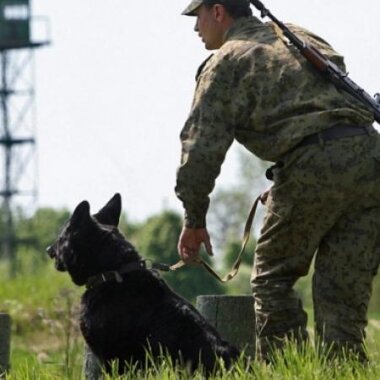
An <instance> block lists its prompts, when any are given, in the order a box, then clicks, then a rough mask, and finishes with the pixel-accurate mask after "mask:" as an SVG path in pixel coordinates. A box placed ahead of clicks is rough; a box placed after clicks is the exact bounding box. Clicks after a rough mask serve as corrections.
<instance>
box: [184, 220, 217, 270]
mask: <svg viewBox="0 0 380 380" xmlns="http://www.w3.org/2000/svg"><path fill="white" fill-rule="evenodd" d="M202 243H203V244H204V246H205V248H206V252H207V253H208V254H209V255H210V256H212V255H213V253H212V246H211V240H210V235H209V234H208V232H207V229H206V228H187V227H183V228H182V232H181V235H180V237H179V240H178V254H179V255H180V257H181V259H182V260H183V261H184V262H185V263H188V262H190V261H192V260H194V259H195V258H196V257H197V256H198V255H199V249H200V247H201V244H202Z"/></svg>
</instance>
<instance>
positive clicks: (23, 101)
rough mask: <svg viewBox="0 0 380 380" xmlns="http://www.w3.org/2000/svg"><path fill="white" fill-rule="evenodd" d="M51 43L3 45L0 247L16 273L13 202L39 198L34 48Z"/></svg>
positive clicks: (0, 62) (0, 70)
mask: <svg viewBox="0 0 380 380" xmlns="http://www.w3.org/2000/svg"><path fill="white" fill-rule="evenodd" d="M28 21H30V19H28ZM49 43H50V42H49V39H46V40H45V41H41V42H32V41H26V42H23V43H20V44H15V43H12V42H11V43H10V44H9V45H8V44H4V45H1V44H0V66H1V67H0V150H1V151H2V152H1V153H3V156H2V159H3V162H2V163H0V165H1V166H2V170H1V167H0V170H1V171H0V173H2V175H1V177H0V181H1V182H0V197H2V206H1V229H2V232H1V235H2V239H1V246H2V247H1V248H2V256H3V257H5V258H7V259H9V260H10V265H11V267H10V268H11V273H13V274H14V273H15V271H16V263H17V258H16V245H17V243H18V240H17V238H16V236H15V232H14V223H13V204H12V203H13V202H12V201H13V198H14V197H15V196H29V197H32V198H31V199H32V200H35V199H36V197H37V159H36V138H35V124H36V120H35V91H34V49H36V48H38V47H42V46H44V45H47V44H49Z"/></svg>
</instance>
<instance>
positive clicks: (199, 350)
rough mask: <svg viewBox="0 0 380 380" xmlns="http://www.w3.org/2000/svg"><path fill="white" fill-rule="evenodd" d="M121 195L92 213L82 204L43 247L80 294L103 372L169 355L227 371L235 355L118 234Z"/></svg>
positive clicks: (83, 320) (84, 326)
mask: <svg viewBox="0 0 380 380" xmlns="http://www.w3.org/2000/svg"><path fill="white" fill-rule="evenodd" d="M120 212H121V197H120V195H119V194H116V195H115V196H114V197H113V198H112V199H111V200H110V201H109V202H108V203H107V204H106V206H104V207H103V208H102V209H101V210H100V211H99V212H98V213H97V214H96V215H94V216H91V215H90V205H89V203H88V202H87V201H83V202H82V203H80V204H79V205H78V206H77V207H76V209H75V211H74V213H73V215H72V216H71V218H70V220H69V221H68V222H67V223H66V224H65V226H64V228H63V231H62V232H61V234H60V236H59V237H58V239H57V241H56V242H55V243H54V244H53V245H52V246H51V247H49V248H48V249H47V252H48V254H49V255H50V257H51V258H53V259H55V266H56V268H57V269H58V270H59V271H67V272H68V273H69V274H70V276H71V278H72V280H73V282H74V283H75V284H76V285H79V286H81V285H86V287H87V290H86V292H85V293H84V294H83V296H82V302H81V314H80V326H81V331H82V334H83V336H84V338H85V340H86V342H87V344H88V346H89V347H90V348H91V350H92V351H93V352H94V354H95V355H96V356H97V357H98V358H99V360H100V362H101V363H102V364H103V365H104V366H105V368H106V370H108V371H109V370H110V362H111V361H112V360H118V362H119V372H120V373H122V372H123V371H124V370H125V367H124V364H125V363H136V362H137V363H140V364H141V365H144V363H145V362H146V360H145V359H146V358H145V357H146V352H147V349H149V350H150V352H151V354H152V355H153V357H158V356H159V355H160V354H161V353H162V352H164V353H168V354H169V355H170V357H171V358H172V360H173V362H179V363H182V364H186V365H187V366H190V369H191V370H192V371H193V370H194V369H195V368H196V367H197V366H198V365H199V364H202V365H203V367H204V369H205V370H206V372H208V373H210V372H212V371H213V369H214V367H215V363H216V362H217V359H218V358H222V359H223V360H224V362H225V364H226V365H227V366H229V365H230V364H231V363H232V362H233V361H234V360H236V359H237V357H238V356H239V352H238V350H237V349H236V348H235V347H233V346H232V345H230V344H229V343H227V342H225V341H223V340H222V339H221V337H220V336H219V334H218V332H217V331H216V330H215V329H214V328H213V327H212V326H211V325H210V324H209V323H208V322H207V321H206V320H205V319H204V318H203V317H202V316H201V315H200V313H199V312H198V311H197V310H196V309H195V308H194V307H193V306H192V305H191V304H190V303H189V302H187V301H186V300H184V299H183V298H181V297H180V296H178V295H177V294H176V293H174V292H173V291H172V290H171V289H170V288H169V287H168V286H167V284H166V283H165V282H164V281H163V280H162V279H160V278H159V276H158V275H157V273H156V272H155V271H153V270H149V269H147V268H146V265H145V262H144V260H142V258H141V257H140V256H139V254H138V253H137V252H136V250H135V249H134V247H133V246H132V245H131V244H130V243H129V242H128V241H127V240H126V239H125V238H124V237H123V236H122V235H121V233H120V232H119V230H118V229H117V225H118V223H119V218H120Z"/></svg>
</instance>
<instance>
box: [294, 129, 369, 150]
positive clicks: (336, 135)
mask: <svg viewBox="0 0 380 380" xmlns="http://www.w3.org/2000/svg"><path fill="white" fill-rule="evenodd" d="M365 134H368V127H362V126H353V125H342V126H335V127H331V128H328V129H325V130H323V131H321V132H317V133H314V134H312V135H310V136H306V137H305V138H304V139H303V140H302V141H301V142H300V143H299V144H297V145H296V146H295V147H294V148H293V149H297V148H300V147H301V146H307V145H312V144H318V143H320V142H326V141H330V140H336V139H341V138H343V137H351V136H360V135H365ZM293 149H292V150H293Z"/></svg>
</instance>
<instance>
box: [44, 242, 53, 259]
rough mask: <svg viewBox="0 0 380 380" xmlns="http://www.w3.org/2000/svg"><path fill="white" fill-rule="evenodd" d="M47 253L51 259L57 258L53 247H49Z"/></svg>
mask: <svg viewBox="0 0 380 380" xmlns="http://www.w3.org/2000/svg"><path fill="white" fill-rule="evenodd" d="M46 253H47V254H48V255H49V257H50V258H51V259H54V258H55V251H54V248H53V246H52V245H49V247H47V248H46Z"/></svg>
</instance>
